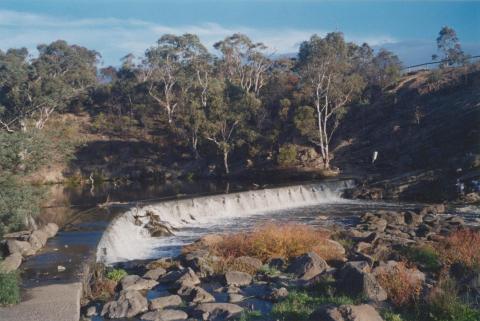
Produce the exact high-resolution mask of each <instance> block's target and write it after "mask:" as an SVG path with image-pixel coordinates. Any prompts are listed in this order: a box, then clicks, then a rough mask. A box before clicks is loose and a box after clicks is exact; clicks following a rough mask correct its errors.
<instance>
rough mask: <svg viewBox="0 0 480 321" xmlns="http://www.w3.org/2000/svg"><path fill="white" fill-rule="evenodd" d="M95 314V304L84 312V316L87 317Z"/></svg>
mask: <svg viewBox="0 0 480 321" xmlns="http://www.w3.org/2000/svg"><path fill="white" fill-rule="evenodd" d="M96 315H97V307H96V306H91V307H89V308H88V309H87V311H86V312H85V316H87V317H93V316H96Z"/></svg>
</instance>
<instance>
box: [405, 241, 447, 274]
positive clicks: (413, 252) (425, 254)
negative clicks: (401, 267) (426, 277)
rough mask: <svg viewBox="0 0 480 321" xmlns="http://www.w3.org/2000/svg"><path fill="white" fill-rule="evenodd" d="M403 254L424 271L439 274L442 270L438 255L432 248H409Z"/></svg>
mask: <svg viewBox="0 0 480 321" xmlns="http://www.w3.org/2000/svg"><path fill="white" fill-rule="evenodd" d="M403 254H404V255H405V256H406V258H407V259H408V260H409V261H410V262H412V263H415V264H416V265H418V266H419V267H420V268H421V269H422V270H424V271H429V272H438V271H440V269H441V268H442V264H441V262H440V258H439V256H438V253H437V252H435V249H433V248H431V247H428V246H422V247H408V248H405V249H404V250H403Z"/></svg>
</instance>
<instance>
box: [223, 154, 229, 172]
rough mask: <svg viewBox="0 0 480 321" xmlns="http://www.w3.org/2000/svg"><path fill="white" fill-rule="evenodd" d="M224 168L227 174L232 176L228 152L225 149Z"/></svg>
mask: <svg viewBox="0 0 480 321" xmlns="http://www.w3.org/2000/svg"><path fill="white" fill-rule="evenodd" d="M223 166H224V167H225V174H227V175H228V174H230V169H229V168H228V150H227V149H226V148H224V149H223Z"/></svg>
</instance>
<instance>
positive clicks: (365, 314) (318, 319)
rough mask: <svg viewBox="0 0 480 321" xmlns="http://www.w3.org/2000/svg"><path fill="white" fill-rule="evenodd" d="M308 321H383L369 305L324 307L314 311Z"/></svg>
mask: <svg viewBox="0 0 480 321" xmlns="http://www.w3.org/2000/svg"><path fill="white" fill-rule="evenodd" d="M309 320H310V321H383V319H382V317H381V316H380V314H378V312H377V310H375V309H374V308H373V307H372V306H371V305H368V304H361V305H342V306H340V307H335V306H332V305H324V306H322V307H320V308H319V309H317V310H316V311H314V312H313V313H312V314H311V315H310V318H309Z"/></svg>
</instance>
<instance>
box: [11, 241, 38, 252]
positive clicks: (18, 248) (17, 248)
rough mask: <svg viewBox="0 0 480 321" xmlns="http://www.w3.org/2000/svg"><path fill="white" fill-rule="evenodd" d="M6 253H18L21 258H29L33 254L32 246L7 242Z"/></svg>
mask: <svg viewBox="0 0 480 321" xmlns="http://www.w3.org/2000/svg"><path fill="white" fill-rule="evenodd" d="M7 248H8V253H10V254H13V253H20V254H21V255H22V256H30V255H33V254H35V250H34V249H32V245H31V244H30V243H29V242H26V241H18V240H12V239H10V240H7Z"/></svg>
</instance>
